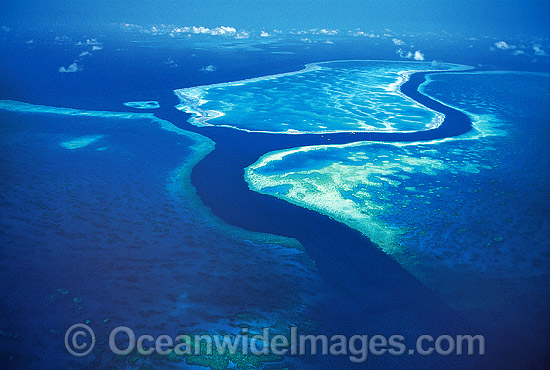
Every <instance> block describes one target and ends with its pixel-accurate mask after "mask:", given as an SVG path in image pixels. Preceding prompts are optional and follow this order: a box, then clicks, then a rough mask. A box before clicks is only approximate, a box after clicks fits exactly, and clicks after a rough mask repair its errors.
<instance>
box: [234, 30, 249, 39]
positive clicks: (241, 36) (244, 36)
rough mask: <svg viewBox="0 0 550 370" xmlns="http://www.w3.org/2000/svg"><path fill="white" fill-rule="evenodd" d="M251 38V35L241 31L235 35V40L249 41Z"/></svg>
mask: <svg viewBox="0 0 550 370" xmlns="http://www.w3.org/2000/svg"><path fill="white" fill-rule="evenodd" d="M249 37H250V34H249V33H248V32H246V31H239V32H237V34H236V35H235V38H236V39H247V38H249Z"/></svg>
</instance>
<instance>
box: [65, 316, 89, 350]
mask: <svg viewBox="0 0 550 370" xmlns="http://www.w3.org/2000/svg"><path fill="white" fill-rule="evenodd" d="M94 347H95V334H94V331H93V330H92V328H90V327H89V326H88V325H85V324H74V325H73V326H71V327H70V328H69V329H67V331H66V332H65V348H66V349H67V352H69V353H70V354H71V355H73V356H75V357H84V356H88V355H89V354H90V352H92V351H93V349H94Z"/></svg>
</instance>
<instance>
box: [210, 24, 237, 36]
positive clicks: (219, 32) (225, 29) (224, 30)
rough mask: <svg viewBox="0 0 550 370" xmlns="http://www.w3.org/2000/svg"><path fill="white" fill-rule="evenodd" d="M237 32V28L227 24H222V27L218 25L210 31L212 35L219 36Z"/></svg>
mask: <svg viewBox="0 0 550 370" xmlns="http://www.w3.org/2000/svg"><path fill="white" fill-rule="evenodd" d="M236 33H237V30H236V29H235V28H233V27H227V26H221V27H216V28H214V29H212V30H211V31H210V34H211V35H212V36H217V35H234V34H236Z"/></svg>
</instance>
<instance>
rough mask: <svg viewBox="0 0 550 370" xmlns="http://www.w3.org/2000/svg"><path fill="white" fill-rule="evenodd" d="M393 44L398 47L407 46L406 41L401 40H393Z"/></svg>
mask: <svg viewBox="0 0 550 370" xmlns="http://www.w3.org/2000/svg"><path fill="white" fill-rule="evenodd" d="M392 41H393V43H394V44H395V45H397V46H402V45H405V41H403V40H400V39H392Z"/></svg>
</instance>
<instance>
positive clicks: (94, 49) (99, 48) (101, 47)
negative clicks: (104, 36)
mask: <svg viewBox="0 0 550 370" xmlns="http://www.w3.org/2000/svg"><path fill="white" fill-rule="evenodd" d="M101 49H103V46H98V45H94V46H92V51H98V50H101Z"/></svg>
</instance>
